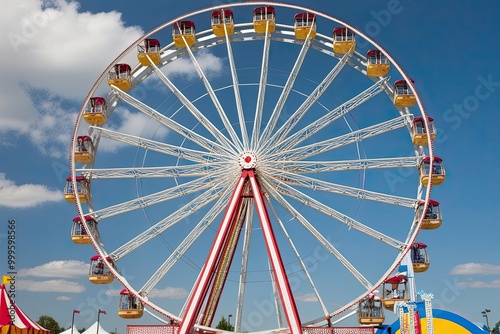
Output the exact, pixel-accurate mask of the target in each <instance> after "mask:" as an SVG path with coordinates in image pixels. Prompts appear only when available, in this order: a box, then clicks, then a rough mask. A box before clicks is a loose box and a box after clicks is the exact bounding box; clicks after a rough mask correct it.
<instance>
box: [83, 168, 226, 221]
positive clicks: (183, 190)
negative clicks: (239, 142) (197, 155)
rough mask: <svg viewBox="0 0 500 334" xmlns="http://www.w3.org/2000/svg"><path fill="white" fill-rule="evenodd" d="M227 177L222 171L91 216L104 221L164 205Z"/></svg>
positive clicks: (108, 208) (102, 210) (101, 210)
mask: <svg viewBox="0 0 500 334" xmlns="http://www.w3.org/2000/svg"><path fill="white" fill-rule="evenodd" d="M227 177H228V173H227V171H221V172H218V173H214V174H213V175H209V176H205V177H202V178H199V179H196V180H193V181H190V182H186V183H184V184H181V185H178V186H176V187H172V188H168V189H165V190H162V191H159V192H156V193H154V194H150V195H146V196H142V197H139V198H136V199H133V200H131V201H127V202H123V203H120V204H117V205H113V206H110V207H107V208H103V209H100V210H96V211H94V212H92V213H91V214H92V216H93V217H94V218H97V219H99V220H102V219H105V218H108V217H111V216H115V215H119V214H123V213H125V212H128V211H132V210H137V209H141V208H144V207H148V206H151V205H154V204H157V203H162V202H165V201H168V200H171V199H173V198H179V197H181V196H186V195H189V194H193V193H195V192H197V191H200V190H203V189H207V188H209V187H213V186H215V185H217V183H219V182H224V180H225V179H227Z"/></svg>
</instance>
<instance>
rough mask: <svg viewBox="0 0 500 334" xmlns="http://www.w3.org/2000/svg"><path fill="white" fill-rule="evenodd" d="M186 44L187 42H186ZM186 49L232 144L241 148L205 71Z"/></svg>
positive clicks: (191, 52) (187, 48) (239, 141)
mask: <svg viewBox="0 0 500 334" xmlns="http://www.w3.org/2000/svg"><path fill="white" fill-rule="evenodd" d="M182 38H183V39H184V43H186V40H185V38H184V36H182ZM186 45H187V44H186ZM186 50H187V52H188V54H189V57H190V58H191V61H192V62H193V65H194V68H195V69H196V72H198V75H199V76H200V79H201V81H202V82H203V84H204V85H205V89H206V90H207V92H208V94H209V95H210V98H211V99H212V102H213V103H214V105H215V108H216V109H217V112H218V113H219V116H220V118H221V120H222V123H224V126H225V128H226V130H227V132H228V133H229V136H230V137H231V139H232V141H233V145H235V146H236V148H237V149H239V150H242V149H243V146H242V144H241V140H240V139H239V138H238V135H237V134H236V132H235V131H234V129H233V126H232V125H231V122H230V121H229V119H228V118H227V115H226V113H225V112H224V109H223V108H222V105H221V104H220V101H219V99H218V98H217V95H216V94H215V91H214V90H213V88H212V85H210V82H209V81H208V79H207V77H206V75H205V73H204V72H203V69H202V68H201V66H200V64H198V61H197V60H196V57H195V56H194V54H193V51H191V49H190V48H189V47H186Z"/></svg>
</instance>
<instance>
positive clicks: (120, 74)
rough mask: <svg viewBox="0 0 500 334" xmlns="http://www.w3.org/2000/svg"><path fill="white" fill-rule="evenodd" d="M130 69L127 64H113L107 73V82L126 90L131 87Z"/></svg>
mask: <svg viewBox="0 0 500 334" xmlns="http://www.w3.org/2000/svg"><path fill="white" fill-rule="evenodd" d="M131 71H132V69H131V68H130V66H129V65H128V64H115V66H113V68H112V69H111V70H110V71H109V73H108V84H109V85H110V86H116V87H117V88H119V89H121V90H123V91H125V92H126V91H128V90H130V88H132V75H131V73H130V72H131Z"/></svg>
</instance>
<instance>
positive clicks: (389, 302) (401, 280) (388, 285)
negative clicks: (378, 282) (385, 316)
mask: <svg viewBox="0 0 500 334" xmlns="http://www.w3.org/2000/svg"><path fill="white" fill-rule="evenodd" d="M407 282H408V278H407V277H406V276H405V275H396V276H392V277H389V278H388V279H386V280H385V281H384V298H383V301H382V304H383V305H384V307H385V308H386V309H387V310H391V311H392V310H394V304H395V303H396V302H405V301H408V300H409V296H408V286H407Z"/></svg>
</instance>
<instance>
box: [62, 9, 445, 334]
mask: <svg viewBox="0 0 500 334" xmlns="http://www.w3.org/2000/svg"><path fill="white" fill-rule="evenodd" d="M435 136H436V129H435V126H434V122H433V119H432V117H430V116H428V115H427V114H426V113H425V110H424V108H423V106H422V103H421V101H420V99H419V97H418V95H417V93H416V91H415V86H414V83H413V81H412V79H411V78H410V77H408V76H407V75H406V74H405V72H404V71H403V70H402V68H401V67H400V66H399V65H398V64H397V63H396V62H395V60H394V59H393V58H392V57H391V56H390V54H389V53H388V52H387V51H386V50H384V49H382V47H381V46H380V45H378V44H377V43H375V42H374V41H372V40H371V39H370V38H368V37H367V36H366V35H365V34H363V33H362V32H360V31H358V30H357V29H355V28H354V27H353V26H351V25H349V24H347V23H346V22H343V21H341V20H339V19H337V18H335V17H332V16H330V15H327V14H325V13H322V12H319V11H316V10H314V9H310V8H305V7H302V6H297V5H289V4H283V3H274V2H268V1H265V2H264V1H246V2H243V3H233V4H224V5H218V6H213V7H209V8H204V9H200V10H198V11H194V12H191V13H187V14H185V15H182V16H180V17H176V18H173V19H172V20H170V21H168V22H166V23H164V24H162V25H161V26H159V27H157V28H156V29H154V30H152V31H151V32H149V33H147V34H146V35H144V36H142V37H141V38H140V39H139V40H137V41H136V42H134V43H133V44H132V45H131V46H130V47H128V48H127V49H126V50H125V51H124V52H123V53H122V54H120V56H119V57H118V58H117V59H116V60H115V61H114V62H113V63H112V64H110V65H109V66H108V68H106V69H105V71H104V73H103V74H102V75H101V76H100V77H99V78H98V80H97V81H96V83H95V85H94V86H93V87H92V88H91V90H90V92H89V94H88V95H87V98H86V100H85V101H84V104H83V107H82V109H81V111H80V113H79V116H78V118H77V121H76V124H75V131H74V134H73V139H72V143H71V148H72V149H71V157H70V165H71V175H70V176H69V177H68V179H67V187H66V189H65V197H66V199H67V200H68V201H69V202H74V203H76V207H77V210H78V215H77V216H76V217H75V218H74V225H73V229H72V233H71V235H72V238H73V240H74V241H75V242H76V243H79V244H92V245H93V246H94V248H95V252H96V253H90V252H89V258H90V261H91V265H90V271H89V279H90V281H91V282H93V283H97V284H107V283H112V282H113V281H115V280H117V281H118V282H119V283H121V284H122V285H123V290H122V291H121V294H120V295H121V296H120V305H119V311H118V312H119V315H120V316H122V317H124V318H137V317H140V316H142V314H143V312H144V310H146V311H148V312H150V313H152V314H155V315H156V316H157V317H159V318H162V319H165V321H166V322H170V323H172V325H173V326H177V327H178V330H179V331H180V332H181V333H188V332H190V331H191V330H192V329H193V328H200V329H205V330H210V329H211V328H214V327H215V326H216V324H217V323H216V321H217V319H219V318H220V316H221V315H223V316H225V315H227V314H230V316H229V317H228V320H229V319H230V318H231V317H232V315H233V314H234V328H235V331H238V332H243V331H245V332H254V331H261V330H263V329H265V330H269V331H271V330H277V329H283V328H286V330H288V331H291V332H293V333H301V332H302V331H303V328H304V326H309V327H308V328H313V326H324V325H328V326H331V325H332V324H333V323H335V322H336V321H337V320H336V319H341V318H342V317H343V315H344V314H345V312H347V311H351V310H355V309H359V310H361V309H367V308H369V307H372V309H373V307H374V306H373V304H370V303H371V301H370V298H372V296H374V295H376V292H377V291H378V289H379V287H382V286H384V285H385V284H391V285H392V286H396V292H397V290H398V289H397V287H398V285H399V286H400V284H403V285H404V284H405V283H406V280H405V276H404V273H401V272H398V269H399V268H400V264H401V263H402V260H403V259H404V258H405V257H407V256H409V255H410V254H411V256H412V261H413V260H414V261H415V263H416V265H415V268H418V270H416V271H425V269H426V268H427V267H428V259H427V260H426V259H425V258H424V259H423V260H422V258H421V256H422V255H425V254H424V253H423V252H424V251H425V249H426V245H425V244H422V243H417V242H416V236H417V234H418V232H419V230H420V229H433V228H436V227H438V226H439V225H440V224H441V220H442V219H441V213H440V211H439V203H438V202H437V201H435V200H432V199H431V198H430V194H431V187H432V185H436V184H439V183H442V182H443V180H444V178H445V171H444V167H443V164H442V159H441V158H439V157H435V156H434V152H433V147H432V141H433V140H434V138H435ZM415 245H417V246H418V247H416V246H415ZM414 257H415V258H414ZM417 257H418V258H417ZM417 263H418V264H417ZM426 266H427V267H426ZM394 274H396V275H395V276H392V275H394ZM393 290H394V289H393ZM384 292H385V290H384V291H383V292H382V296H381V297H380V299H377V300H380V302H381V303H383V305H384V306H385V307H386V308H391V307H393V305H394V302H396V301H398V300H407V299H408V297H407V295H406V292H405V293H403V295H401V294H400V295H399V296H395V295H391V296H386V295H384ZM393 292H394V291H393ZM391 305H392V306H391ZM360 312H361V311H360ZM359 319H360V323H362V324H379V323H380V322H381V321H383V316H382V315H381V314H380V313H377V314H361V313H360V315H359Z"/></svg>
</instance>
